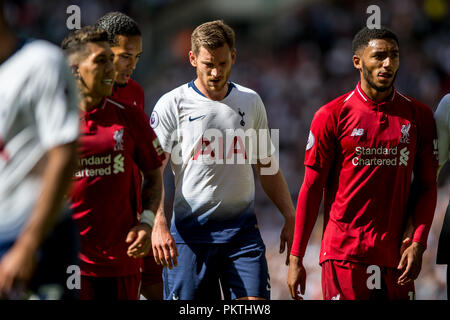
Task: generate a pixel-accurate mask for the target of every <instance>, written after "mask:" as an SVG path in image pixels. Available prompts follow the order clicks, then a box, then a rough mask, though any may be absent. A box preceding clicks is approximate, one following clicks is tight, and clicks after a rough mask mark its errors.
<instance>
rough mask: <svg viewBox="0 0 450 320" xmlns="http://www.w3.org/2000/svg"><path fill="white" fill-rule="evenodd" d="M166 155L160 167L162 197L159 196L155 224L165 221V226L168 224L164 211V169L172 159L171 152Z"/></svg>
mask: <svg viewBox="0 0 450 320" xmlns="http://www.w3.org/2000/svg"><path fill="white" fill-rule="evenodd" d="M164 156H165V157H164V160H163V163H162V166H161V167H160V168H159V175H160V178H161V194H160V198H159V202H158V208H157V210H156V211H154V212H155V224H160V223H163V224H164V225H165V226H167V221H166V215H165V211H164V197H165V190H164V178H163V177H164V170H165V168H166V166H167V163H168V162H169V159H170V153H167V152H165V153H164Z"/></svg>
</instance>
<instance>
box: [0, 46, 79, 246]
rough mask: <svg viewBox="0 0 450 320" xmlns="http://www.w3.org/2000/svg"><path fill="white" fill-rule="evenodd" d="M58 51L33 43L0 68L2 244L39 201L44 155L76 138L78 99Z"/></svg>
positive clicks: (0, 204)
mask: <svg viewBox="0 0 450 320" xmlns="http://www.w3.org/2000/svg"><path fill="white" fill-rule="evenodd" d="M76 92H77V91H76V88H75V83H74V80H73V76H72V75H71V72H70V70H69V68H68V66H67V62H66V59H65V56H64V54H63V53H62V51H61V50H60V49H59V48H58V47H56V46H55V45H53V44H51V43H49V42H46V41H43V40H36V41H32V42H28V43H25V44H24V45H23V46H22V47H21V48H20V49H19V50H18V51H16V52H15V53H14V54H13V55H12V56H11V57H9V58H8V59H7V60H6V61H4V62H3V63H2V64H1V65H0V181H1V183H0V244H1V243H7V242H11V241H14V239H15V238H16V237H17V235H18V234H19V232H20V231H21V228H22V227H23V224H24V222H25V221H26V220H27V218H28V216H29V214H30V212H31V210H32V208H33V205H34V203H35V201H36V199H37V197H38V196H39V191H40V187H41V176H42V173H43V168H44V167H45V166H44V164H45V161H46V159H45V157H44V155H45V153H46V152H47V151H48V150H49V149H51V148H52V147H55V146H57V145H62V144H66V143H69V142H72V141H74V140H76V139H77V137H78V99H77V93H76Z"/></svg>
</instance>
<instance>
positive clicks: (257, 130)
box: [150, 20, 295, 300]
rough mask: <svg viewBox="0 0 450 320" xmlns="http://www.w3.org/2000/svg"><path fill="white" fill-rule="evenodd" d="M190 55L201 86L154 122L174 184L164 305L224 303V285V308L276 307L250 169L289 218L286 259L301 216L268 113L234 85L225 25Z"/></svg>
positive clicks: (157, 247) (163, 239) (162, 244)
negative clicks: (245, 304)
mask: <svg viewBox="0 0 450 320" xmlns="http://www.w3.org/2000/svg"><path fill="white" fill-rule="evenodd" d="M191 50H192V51H190V52H189V60H190V63H191V64H192V66H193V67H195V68H196V74H197V78H196V79H195V80H193V81H191V82H189V83H187V84H184V85H182V86H180V87H178V88H176V89H174V90H172V91H170V92H168V93H166V94H165V95H163V96H162V97H161V98H160V100H159V101H158V102H157V104H156V106H155V108H154V111H153V113H152V115H151V119H150V123H151V126H152V127H153V129H154V130H155V133H156V134H157V136H158V138H159V140H160V142H161V146H162V148H163V150H164V152H165V153H166V160H165V164H167V159H169V158H170V162H171V167H172V171H173V173H174V177H175V199H174V209H173V216H172V223H171V227H170V232H169V228H168V224H167V221H166V218H165V216H164V208H163V206H162V205H161V206H160V208H159V210H158V212H157V213H156V217H155V224H154V228H153V232H152V245H153V252H154V257H155V260H156V262H157V263H161V264H162V265H163V266H165V267H167V268H164V272H163V279H164V298H165V299H175V300H177V299H181V300H190V299H197V300H207V299H208V300H210V299H220V294H218V292H219V293H220V291H218V290H217V288H219V279H220V285H221V287H222V290H223V295H224V297H225V298H226V299H249V300H256V299H270V282H269V273H268V267H267V261H266V258H265V245H264V243H263V241H262V238H261V235H260V232H259V229H258V225H257V220H256V216H255V212H254V193H255V186H254V176H253V170H252V165H254V166H255V169H256V172H257V174H258V177H259V180H260V181H261V185H262V187H263V189H264V191H265V193H266V194H267V195H268V196H269V198H270V199H271V200H272V201H273V203H274V204H275V205H276V206H277V208H278V209H279V210H280V212H281V213H282V214H283V216H284V218H285V224H284V227H283V229H282V231H281V236H280V240H281V245H280V252H283V251H285V249H287V252H289V250H290V247H291V243H292V236H293V228H294V220H295V218H294V216H295V209H294V205H293V203H292V200H291V197H290V195H289V191H288V187H287V184H286V182H285V180H284V177H283V175H282V173H281V170H279V168H278V166H277V164H276V160H275V157H274V156H273V154H274V151H275V150H274V147H273V145H272V143H271V141H270V136H269V135H268V124H267V118H266V111H265V107H264V104H263V102H262V100H261V98H260V97H259V95H258V94H257V93H256V92H255V91H253V90H251V89H248V88H245V87H243V86H241V85H238V84H236V83H232V82H230V81H228V79H229V76H230V73H231V68H232V65H233V63H234V61H235V59H236V49H235V47H234V31H233V30H232V29H231V28H230V27H229V26H228V25H226V24H225V23H223V21H218V20H217V21H212V22H207V23H204V24H202V25H200V26H198V27H197V28H196V29H195V30H194V31H193V33H192V36H191ZM256 137H259V139H257V138H256ZM165 164H164V166H165ZM177 256H178V257H177ZM177 265H178V266H177Z"/></svg>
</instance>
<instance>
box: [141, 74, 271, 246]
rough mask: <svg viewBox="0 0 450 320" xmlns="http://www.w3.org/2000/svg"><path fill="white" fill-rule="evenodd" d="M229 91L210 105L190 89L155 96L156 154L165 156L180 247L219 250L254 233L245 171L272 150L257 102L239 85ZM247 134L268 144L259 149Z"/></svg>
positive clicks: (174, 229)
mask: <svg viewBox="0 0 450 320" xmlns="http://www.w3.org/2000/svg"><path fill="white" fill-rule="evenodd" d="M229 86H230V90H229V92H228V94H227V95H226V97H225V98H224V99H223V100H221V101H213V100H210V99H208V98H206V97H205V96H203V95H202V94H201V93H200V92H199V91H198V89H197V88H196V87H195V85H194V83H193V81H192V82H190V83H187V84H184V85H182V86H180V87H178V88H176V89H174V90H172V91H170V92H168V93H166V94H165V95H164V96H162V97H161V98H160V100H159V101H158V102H157V104H156V106H155V108H154V110H153V113H152V115H151V119H150V122H151V126H152V127H153V129H154V131H155V133H156V134H157V136H158V139H159V141H160V143H161V146H162V148H163V150H164V151H165V152H168V153H170V154H171V161H170V163H171V167H172V171H173V173H174V176H175V200H174V215H173V219H172V227H171V232H172V234H173V235H174V238H175V240H176V241H177V242H179V243H182V242H214V243H225V242H229V241H230V240H231V239H232V238H233V237H235V236H236V234H237V233H238V232H239V231H240V230H242V232H247V233H248V230H257V226H256V218H255V215H254V209H253V200H254V192H255V186H254V176H253V170H252V166H251V165H252V163H255V162H256V159H262V158H267V157H268V156H269V155H271V154H272V153H273V151H271V150H274V149H273V146H272V145H271V144H270V137H269V135H266V136H265V135H264V133H267V132H268V125H267V116H266V111H265V107H264V104H263V102H262V100H261V98H260V97H259V95H258V94H257V93H256V92H255V91H253V90H251V89H248V88H245V87H243V86H240V85H238V84H233V83H231V82H230V84H229ZM252 132H253V133H256V135H258V134H259V133H263V134H262V135H261V137H266V138H267V139H266V140H265V141H264V142H262V141H263V140H264V139H261V138H259V139H256V137H257V136H255V135H252ZM245 134H247V135H248V136H247V137H246V136H245ZM257 140H258V141H257ZM261 143H262V144H261ZM262 145H264V146H267V145H269V147H261V146H262ZM255 146H256V147H255ZM258 147H259V148H258ZM245 230H247V231H245ZM258 232H259V231H258Z"/></svg>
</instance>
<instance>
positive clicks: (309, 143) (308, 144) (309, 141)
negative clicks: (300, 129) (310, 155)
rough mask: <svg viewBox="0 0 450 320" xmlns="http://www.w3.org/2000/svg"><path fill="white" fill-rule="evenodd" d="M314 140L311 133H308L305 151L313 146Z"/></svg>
mask: <svg viewBox="0 0 450 320" xmlns="http://www.w3.org/2000/svg"><path fill="white" fill-rule="evenodd" d="M314 142H315V138H314V135H313V133H312V132H311V131H309V136H308V142H307V143H306V151H308V150H309V149H311V148H312V147H313V146H314Z"/></svg>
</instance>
